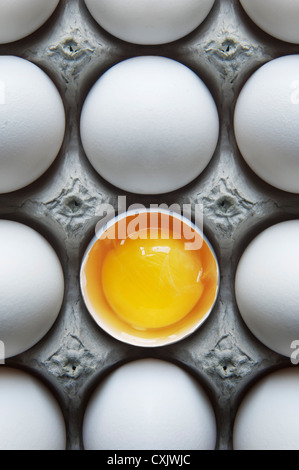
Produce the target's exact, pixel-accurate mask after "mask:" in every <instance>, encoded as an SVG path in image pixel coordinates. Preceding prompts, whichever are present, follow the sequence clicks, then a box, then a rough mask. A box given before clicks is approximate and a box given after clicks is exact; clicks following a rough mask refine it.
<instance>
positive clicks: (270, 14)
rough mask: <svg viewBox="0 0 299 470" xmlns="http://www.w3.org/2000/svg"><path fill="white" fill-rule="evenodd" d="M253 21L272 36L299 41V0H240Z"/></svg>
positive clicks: (294, 41) (293, 41) (296, 42)
mask: <svg viewBox="0 0 299 470" xmlns="http://www.w3.org/2000/svg"><path fill="white" fill-rule="evenodd" d="M240 2H241V4H242V6H243V8H244V10H245V11H246V13H247V14H248V16H249V17H250V18H251V19H252V21H253V22H254V23H255V24H256V25H257V26H259V27H260V28H261V29H263V30H264V31H265V32H266V33H268V34H270V35H271V36H273V37H275V38H277V39H280V40H282V41H287V42H291V43H295V44H298V43H299V28H298V24H299V2H298V0H295V1H294V0H283V1H281V0H263V1H261V0H240Z"/></svg>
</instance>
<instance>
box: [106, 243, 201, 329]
mask: <svg viewBox="0 0 299 470" xmlns="http://www.w3.org/2000/svg"><path fill="white" fill-rule="evenodd" d="M202 273H203V267H202V263H201V260H200V257H198V256H197V257H196V256H194V254H193V252H192V251H188V250H186V249H185V248H184V242H183V241H182V240H176V239H169V238H168V239H165V240H164V239H162V237H160V238H159V239H158V240H157V239H153V238H149V237H148V238H142V239H131V238H127V239H126V240H124V241H122V243H120V244H117V245H115V246H114V248H113V249H112V250H110V251H109V252H108V253H107V255H106V257H105V259H104V262H103V266H102V276H101V282H102V287H103V291H104V295H105V297H106V300H107V302H108V303H109V305H110V306H111V308H112V310H113V311H114V312H115V313H116V314H117V315H118V316H119V317H120V318H121V319H122V320H123V321H125V322H126V323H128V324H130V325H132V326H133V327H135V328H138V329H148V328H163V327H166V326H169V325H172V324H174V323H176V322H178V321H180V320H181V319H182V318H184V317H185V316H186V315H187V314H188V313H189V312H190V311H191V310H192V308H193V307H194V306H195V305H196V303H197V302H198V301H199V299H200V297H201V295H202V293H203V289H204V286H203V283H202V281H201V276H202Z"/></svg>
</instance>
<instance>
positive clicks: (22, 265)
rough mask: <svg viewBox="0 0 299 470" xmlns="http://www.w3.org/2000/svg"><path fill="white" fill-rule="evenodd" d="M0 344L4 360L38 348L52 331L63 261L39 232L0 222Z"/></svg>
mask: <svg viewBox="0 0 299 470" xmlns="http://www.w3.org/2000/svg"><path fill="white" fill-rule="evenodd" d="M0 259H1V264H0V341H1V344H3V345H4V352H5V357H6V358H8V357H12V356H15V355H17V354H20V353H22V352H24V351H26V350H27V349H29V348H30V347H32V346H33V345H35V344H36V343H37V342H38V341H39V340H40V339H41V338H43V337H44V335H45V334H46V333H47V332H48V331H49V330H50V328H51V327H52V325H53V324H54V322H55V320H56V318H57V316H58V314H59V311H60V309H61V306H62V301H63V295H64V276H63V271H62V268H61V264H60V261H59V259H58V257H57V255H56V253H55V251H54V250H53V248H52V247H51V246H50V245H49V243H48V241H46V240H45V238H43V237H42V236H41V235H40V234H39V233H38V232H36V231H35V230H33V229H32V228H30V227H28V226H27V225H24V224H21V223H18V222H14V221H10V220H0Z"/></svg>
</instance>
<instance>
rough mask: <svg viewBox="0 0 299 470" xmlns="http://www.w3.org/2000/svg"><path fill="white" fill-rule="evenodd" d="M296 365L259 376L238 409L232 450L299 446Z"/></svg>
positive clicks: (292, 447)
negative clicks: (260, 377)
mask: <svg viewBox="0 0 299 470" xmlns="http://www.w3.org/2000/svg"><path fill="white" fill-rule="evenodd" d="M298 395H299V369H298V367H294V368H292V367H289V368H286V369H281V370H278V371H275V372H272V373H270V374H268V375H267V376H265V377H263V378H262V379H260V380H259V381H258V382H257V383H256V384H255V385H254V386H253V387H252V388H251V389H250V390H249V392H247V394H246V395H245V397H244V399H243V401H242V402H241V405H240V407H239V409H238V411H237V415H236V419H235V423H234V430H233V447H234V450H299V441H298V436H299V401H298Z"/></svg>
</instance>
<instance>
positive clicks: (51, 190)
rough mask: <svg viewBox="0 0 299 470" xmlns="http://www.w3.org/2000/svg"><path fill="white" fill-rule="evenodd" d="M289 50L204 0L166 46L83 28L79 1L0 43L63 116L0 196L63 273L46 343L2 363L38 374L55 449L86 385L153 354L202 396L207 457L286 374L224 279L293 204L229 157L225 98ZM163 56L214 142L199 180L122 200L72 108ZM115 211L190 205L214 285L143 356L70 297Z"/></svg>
mask: <svg viewBox="0 0 299 470" xmlns="http://www.w3.org/2000/svg"><path fill="white" fill-rule="evenodd" d="M290 53H299V46H298V45H291V44H288V43H285V42H282V41H279V40H276V39H274V38H272V37H270V36H269V35H267V34H266V33H264V32H263V31H262V30H260V29H259V28H258V27H257V26H255V25H254V24H253V22H252V21H251V20H250V19H249V18H248V16H247V15H246V14H245V13H244V11H243V9H242V7H241V6H240V4H239V2H238V1H236V0H221V1H220V0H216V2H215V5H214V7H213V9H212V11H211V12H210V14H209V16H208V17H207V19H206V20H205V21H204V23H203V24H202V25H201V26H199V27H198V28H197V29H196V30H195V31H194V32H193V33H191V34H189V35H188V36H186V37H184V38H183V39H181V40H178V41H175V42H173V43H169V44H164V45H158V46H138V45H134V44H130V43H126V42H123V41H121V40H118V39H116V38H115V37H113V36H111V35H110V34H108V33H107V32H105V31H104V30H103V29H101V28H100V27H99V26H98V24H96V22H95V21H94V20H93V18H92V17H91V15H90V13H89V12H88V10H87V8H86V6H85V4H84V1H83V0H61V1H60V3H59V5H58V7H57V9H56V11H55V13H54V14H53V15H52V17H51V18H50V19H49V20H48V21H47V23H46V24H45V25H44V26H43V27H41V28H40V29H39V30H38V31H37V32H35V33H33V34H31V35H30V36H28V37H26V38H24V39H22V40H19V41H17V42H14V43H10V44H5V45H0V54H1V55H4V54H5V55H16V56H19V57H22V58H25V59H28V60H30V61H32V62H33V63H35V64H36V65H38V66H39V67H40V68H41V69H43V70H44V71H45V72H46V73H47V74H48V75H49V76H50V78H51V79H52V80H53V82H54V83H55V84H56V86H57V88H58V90H59V91H60V93H61V96H62V97H63V101H64V105H65V110H66V122H67V128H66V134H65V139H64V143H63V146H62V148H61V151H60V153H59V155H58V157H57V158H56V160H55V162H54V163H53V165H52V166H51V167H50V169H49V170H48V171H47V172H46V173H45V174H44V175H43V176H42V177H41V178H39V179H38V180H37V181H35V182H34V183H32V184H31V185H30V186H27V187H26V188H24V189H21V190H19V191H16V192H13V193H10V194H2V195H1V196H0V216H1V218H7V219H12V220H16V221H20V222H24V223H26V224H28V225H30V226H31V227H33V228H35V229H36V230H38V231H39V232H40V233H41V234H43V235H44V236H45V238H47V239H48V240H49V241H50V242H51V244H52V246H53V247H54V248H55V249H56V251H57V253H58V256H59V258H60V260H61V263H62V266H63V269H64V274H65V283H66V284H65V298H64V303H63V306H62V309H61V312H60V315H59V317H58V319H57V321H56V322H55V324H54V326H53V327H52V328H51V330H50V331H49V332H48V334H47V335H46V336H45V337H44V338H43V339H42V340H41V341H39V343H38V344H36V345H35V346H34V347H32V348H31V349H30V350H27V351H25V352H24V353H22V354H20V355H18V356H15V357H12V358H9V359H7V360H6V364H7V365H11V366H15V367H20V368H24V369H26V370H29V371H32V372H34V373H36V374H38V375H39V376H40V377H41V378H42V379H43V380H45V381H46V383H47V384H48V386H49V387H51V388H52V389H53V391H54V392H55V394H56V395H57V397H58V400H59V403H60V405H61V408H62V410H63V413H64V416H65V420H66V426H67V449H70V450H80V449H83V442H82V419H83V414H84V410H85V406H86V403H87V400H88V397H89V394H90V392H91V390H92V389H93V387H94V385H95V384H97V383H99V382H100V381H101V379H102V378H103V377H104V376H105V375H106V374H107V373H108V372H109V371H111V370H113V369H114V368H116V367H118V366H120V365H121V364H123V363H125V362H127V361H130V360H135V359H139V358H148V357H154V358H159V359H163V360H167V361H170V362H174V363H176V364H178V365H179V366H180V367H182V368H185V369H187V370H188V371H190V373H191V374H193V375H194V376H195V377H196V378H197V379H198V381H199V382H200V383H202V384H203V385H204V387H205V388H206V389H207V390H208V394H209V396H210V398H211V401H212V403H213V405H214V410H215V414H216V419H217V426H218V438H217V449H219V450H229V449H232V430H233V422H234V416H235V413H236V410H237V408H238V405H239V403H240V399H241V397H242V396H243V394H244V393H245V391H246V390H247V389H248V387H250V386H251V385H252V384H253V383H254V382H255V381H256V380H257V379H258V378H259V377H261V375H263V374H266V373H268V372H269V371H271V370H273V369H276V368H279V367H282V366H289V365H290V359H289V358H286V357H283V356H281V355H279V354H277V353H275V352H273V351H272V350H270V349H268V348H267V347H266V346H264V345H263V344H261V343H260V342H259V341H258V340H257V339H256V338H255V337H254V336H253V335H252V334H251V333H250V331H249V330H248V328H247V327H246V326H245V324H244V322H243V320H242V319H241V317H240V314H239V311H238V308H237V305H236V301H235V296H234V278H235V271H236V266H237V263H238V260H239V258H240V256H241V254H242V253H243V250H244V249H245V247H246V246H247V244H248V243H249V241H250V240H252V239H253V238H254V237H255V236H256V235H257V234H258V233H259V232H261V231H262V230H263V229H265V228H266V227H268V226H270V225H272V224H273V223H275V222H279V221H282V220H287V219H292V218H298V216H299V196H298V195H293V194H289V193H286V192H283V191H279V190H277V189H275V188H273V187H271V186H269V185H267V184H266V183H264V182H263V181H262V180H261V179H260V178H258V177H257V176H256V175H255V174H254V173H253V172H252V171H251V170H250V169H249V167H248V166H247V165H246V163H245V162H244V160H243V158H242V157H241V155H240V153H239V150H238V147H237V145H236V140H235V136H234V131H233V112H234V107H235V103H236V99H237V97H238V94H239V92H240V90H241V89H242V86H243V85H244V84H245V82H246V80H247V79H248V78H249V76H250V75H251V74H252V73H253V72H254V71H255V70H256V69H257V68H259V67H260V66H261V65H262V64H264V63H265V62H267V61H269V60H271V59H274V58H277V57H280V56H283V55H287V54H290ZM142 55H156V56H165V57H169V58H172V59H175V60H177V61H179V62H181V63H183V64H185V65H186V66H188V67H189V68H190V69H192V70H193V71H194V72H195V73H196V74H198V76H199V77H201V78H202V79H203V80H204V82H205V83H206V85H207V86H208V88H209V89H210V91H211V92H212V94H213V96H214V99H215V102H216V104H217V107H218V111H219V116H220V124H221V130H220V137H219V142H218V146H217V149H216V152H215V155H214V157H213V159H212V160H211V162H210V164H209V165H208V167H207V168H206V169H205V171H204V172H203V173H202V174H201V175H200V176H199V177H197V178H196V179H195V180H194V181H193V182H191V183H190V184H188V185H187V186H185V187H183V188H181V189H179V190H177V191H174V192H171V193H168V194H163V195H154V196H146V195H138V194H131V193H125V192H123V191H120V190H119V189H118V188H115V187H113V186H112V185H110V184H109V183H107V182H106V181H105V180H103V179H102V178H101V177H100V176H99V175H98V174H97V173H96V172H95V170H94V169H93V168H92V167H91V165H90V163H89V162H88V160H87V158H86V156H85V153H84V150H83V148H82V145H81V141H80V133H79V120H80V112H81V108H82V105H83V102H84V99H85V97H86V95H87V93H88V91H89V90H90V88H91V87H92V85H93V83H94V82H95V81H96V79H97V78H98V77H99V76H100V75H101V74H103V73H104V72H105V71H106V70H108V69H109V68H110V67H111V66H113V65H114V64H117V63H118V62H120V61H122V60H124V59H127V58H130V57H135V56H142ZM119 196H125V197H126V204H127V207H129V206H130V205H131V204H134V203H139V204H143V205H144V206H145V207H149V206H150V205H151V204H158V205H159V204H162V203H163V204H166V205H167V206H171V205H172V204H179V205H180V207H183V204H190V205H191V207H195V205H196V204H201V205H202V207H203V224H204V225H203V226H204V232H205V234H206V236H207V237H208V239H209V240H210V242H211V244H212V246H213V247H214V250H215V252H216V255H217V258H218V262H219V266H220V273H221V284H220V291H219V295H218V298H217V302H216V304H215V306H214V309H213V311H212V313H211V315H210V316H209V318H208V320H207V321H206V322H205V323H204V324H203V325H202V326H201V327H200V328H199V329H198V330H197V331H196V332H195V333H193V334H192V335H191V336H189V337H188V338H186V339H184V340H182V341H179V342H178V343H175V344H171V345H169V346H162V347H158V348H151V349H149V348H143V347H136V346H130V345H127V344H125V343H121V342H119V341H117V340H116V339H114V338H112V337H110V336H109V335H108V334H106V333H105V332H104V331H103V330H102V329H101V328H99V327H98V326H97V325H96V323H95V322H94V320H93V319H92V318H91V316H90V314H89V313H88V311H87V309H86V307H85V305H84V302H83V299H82V296H81V292H80V283H79V271H80V264H81V260H82V257H83V255H84V252H85V249H86V247H87V246H88V244H89V242H90V240H91V238H92V237H93V235H94V230H95V226H96V223H97V222H98V220H99V216H98V214H99V208H100V207H101V205H102V204H111V205H112V206H113V207H114V208H115V211H116V212H117V211H118V209H119V207H118V203H119V199H118V198H119Z"/></svg>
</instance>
